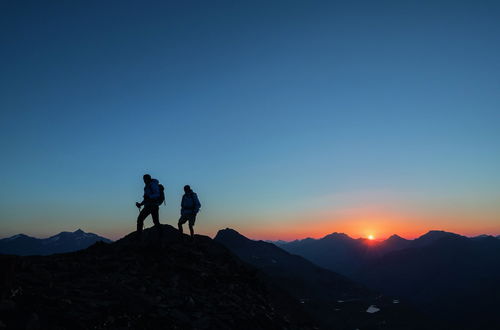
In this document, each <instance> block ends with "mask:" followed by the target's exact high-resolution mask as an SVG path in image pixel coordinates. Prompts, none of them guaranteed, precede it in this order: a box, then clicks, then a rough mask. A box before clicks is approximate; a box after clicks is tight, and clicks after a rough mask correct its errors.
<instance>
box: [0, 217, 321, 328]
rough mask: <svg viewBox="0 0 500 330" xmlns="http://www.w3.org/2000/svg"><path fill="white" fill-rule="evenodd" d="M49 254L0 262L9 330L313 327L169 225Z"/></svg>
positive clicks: (215, 252) (0, 302)
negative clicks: (139, 237) (139, 238)
mask: <svg viewBox="0 0 500 330" xmlns="http://www.w3.org/2000/svg"><path fill="white" fill-rule="evenodd" d="M161 230H162V237H161V239H159V237H158V236H157V234H158V233H157V232H156V231H155V229H154V228H153V229H147V230H145V231H144V233H143V238H144V242H143V243H138V242H137V241H136V239H135V233H134V234H130V235H128V236H126V237H124V238H123V239H121V240H119V241H117V242H115V243H111V244H107V243H102V242H98V243H96V244H94V245H92V246H91V247H89V248H87V249H85V250H81V251H77V252H72V253H66V254H55V255H50V256H24V257H21V256H13V255H0V265H1V272H0V274H1V277H0V280H1V282H0V284H1V285H0V320H1V326H2V327H7V328H8V329H125V328H128V329H315V325H314V322H313V321H311V319H310V318H309V317H308V316H307V314H306V313H305V312H304V311H303V307H302V306H301V304H299V303H298V302H297V301H295V299H292V298H291V297H290V296H288V295H287V294H286V293H284V292H282V291H281V290H279V289H274V288H272V287H271V286H269V285H268V284H266V283H265V282H264V281H263V280H262V279H260V278H259V277H258V275H257V271H256V270H255V269H253V268H252V267H250V266H248V265H247V264H245V263H243V262H242V261H241V260H240V259H238V258H237V257H236V256H234V255H233V254H232V253H231V252H229V250H228V249H227V248H225V247H224V246H222V245H221V244H219V243H217V242H214V241H213V240H212V239H210V238H208V237H206V236H200V235H196V237H195V240H194V241H191V240H190V239H188V238H187V236H186V235H180V234H179V232H178V231H177V229H174V228H173V227H171V226H168V225H163V226H161Z"/></svg>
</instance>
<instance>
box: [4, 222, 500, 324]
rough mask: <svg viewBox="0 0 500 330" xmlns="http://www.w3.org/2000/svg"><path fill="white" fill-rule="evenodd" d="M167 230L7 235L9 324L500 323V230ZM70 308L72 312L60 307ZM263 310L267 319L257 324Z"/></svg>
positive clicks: (6, 306)
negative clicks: (371, 235) (278, 236)
mask: <svg viewBox="0 0 500 330" xmlns="http://www.w3.org/2000/svg"><path fill="white" fill-rule="evenodd" d="M162 232H163V233H164V235H163V237H162V238H160V239H159V240H158V241H157V240H156V239H155V238H154V232H153V231H152V229H148V230H146V231H145V233H146V242H142V243H141V242H136V241H135V240H134V236H133V234H130V235H128V236H126V237H124V238H123V239H121V240H119V241H117V242H114V243H112V242H111V241H110V240H107V239H105V238H103V237H100V236H97V235H95V234H90V233H85V232H83V231H81V230H77V231H75V232H73V233H68V232H63V233H60V234H58V235H55V236H52V237H49V238H47V239H36V238H33V237H28V236H26V235H22V234H21V235H16V236H13V237H10V238H7V239H2V240H0V251H1V252H0V253H3V254H10V255H3V256H2V255H0V266H1V270H2V271H1V272H0V273H1V274H2V277H0V280H1V286H0V298H1V300H0V327H1V326H2V324H7V325H9V327H8V328H11V327H10V325H13V326H12V328H14V329H16V328H23V329H24V328H26V326H27V323H26V322H28V323H29V322H32V323H33V322H34V323H33V324H35V325H37V324H38V326H40V327H41V328H44V327H45V326H46V325H50V326H48V327H49V328H50V327H54V326H55V327H60V328H65V327H69V324H70V323H71V322H74V321H75V320H79V321H78V322H80V323H78V325H77V326H71V328H75V329H78V328H82V329H84V328H88V327H93V328H102V329H114V328H120V327H123V326H124V324H131V325H133V326H134V327H142V328H146V329H153V328H156V327H157V326H158V325H159V324H161V325H163V324H165V322H167V323H169V322H170V323H169V324H171V325H172V327H171V328H173V329H176V328H179V329H205V328H206V329H211V328H220V329H224V328H227V329H230V328H234V326H235V324H239V322H243V323H245V324H248V325H249V327H248V328H250V325H251V326H252V328H255V329H272V328H280V329H318V328H319V329H331V328H335V329H357V328H358V329H447V328H454V329H464V330H465V329H498V328H500V319H499V318H498V317H497V316H496V315H497V311H498V310H499V309H500V281H499V279H500V239H498V237H493V236H488V235H481V236H476V237H472V238H468V237H465V236H461V235H458V234H454V233H450V232H445V231H430V232H428V233H426V234H425V235H422V236H421V237H419V238H417V239H414V240H407V239H404V238H402V237H399V236H397V235H393V236H391V237H389V238H388V239H386V240H383V241H379V242H376V241H370V240H367V239H353V238H351V237H349V236H348V235H346V234H343V233H332V234H329V235H326V236H325V237H323V238H321V239H311V238H308V239H304V240H297V241H293V242H283V241H281V242H274V244H273V243H269V242H264V241H254V240H250V239H248V238H246V237H245V236H243V235H241V234H239V233H238V232H236V231H235V230H232V229H224V230H221V231H219V232H218V233H217V235H216V236H215V237H214V239H213V240H212V239H210V238H208V237H206V236H200V235H197V236H196V239H195V241H194V242H192V241H189V240H187V237H186V236H182V235H179V234H178V231H177V230H176V229H174V228H172V227H171V226H168V225H164V226H162ZM92 241H93V243H92ZM91 244H93V245H91ZM88 245H91V246H90V247H89V248H86V249H85V247H86V246H88ZM82 249H83V250H82ZM74 250H80V251H78V252H72V253H63V252H65V251H74ZM52 253H59V254H55V255H48V254H52ZM13 254H18V255H22V254H25V255H39V256H25V257H20V256H14V255H13ZM40 255H48V256H40ZM231 274H232V275H231ZM233 276H234V277H233ZM181 279H182V280H181ZM185 279H188V281H187V282H184V280H185ZM242 281H243V282H242ZM193 282H196V284H193V285H194V287H193V288H192V287H190V283H193ZM181 283H182V284H181ZM214 283H215V284H214ZM212 285H216V286H217V288H218V289H217V290H221V292H223V293H221V292H218V291H217V292H214V291H213V288H211V286H212ZM193 290H194V291H193ZM155 292H157V293H158V295H155ZM250 292H253V294H250ZM186 297H189V298H186ZM172 299H173V300H172ZM186 299H187V300H186ZM136 300H137V301H138V302H139V304H144V306H147V308H151V311H147V312H146V311H145V310H143V309H141V308H138V307H136V306H135V303H134V301H136ZM193 302H194V303H193ZM200 304H201V305H203V306H204V307H202V306H201V305H200ZM206 304H212V305H213V304H215V306H217V307H213V308H209V307H208V306H205V305H206ZM221 304H222V305H221ZM235 304H236V305H235ZM219 305H220V306H219ZM96 306H104V307H103V311H102V312H97V311H96ZM231 306H232V307H231ZM256 306H257V307H256ZM186 308H187V310H183V309H186ZM225 308H227V314H224V313H226V312H222V314H220V313H221V311H226V309H225ZM255 308H257V309H258V310H255ZM62 309H64V310H68V311H69V312H68V314H65V315H64V316H61V315H59V316H58V312H57V311H59V310H62ZM230 309H232V310H235V311H236V312H237V313H239V315H238V316H229V315H230V313H231V312H229V310H230ZM30 313H31V314H30ZM259 313H260V314H259ZM140 315H142V316H140ZM146 315H147V317H146ZM224 315H226V316H224ZM255 315H260V316H259V317H262V318H264V319H265V321H262V322H260V321H259V322H258V323H252V322H255V320H254V317H255ZM28 325H29V324H28ZM239 327H241V326H239ZM243 328H245V326H243Z"/></svg>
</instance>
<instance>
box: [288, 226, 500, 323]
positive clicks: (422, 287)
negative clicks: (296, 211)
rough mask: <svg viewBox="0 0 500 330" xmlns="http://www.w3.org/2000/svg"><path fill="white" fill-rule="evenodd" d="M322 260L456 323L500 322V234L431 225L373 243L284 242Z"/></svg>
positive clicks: (335, 239)
mask: <svg viewBox="0 0 500 330" xmlns="http://www.w3.org/2000/svg"><path fill="white" fill-rule="evenodd" d="M280 247H282V248H283V249H285V250H287V251H289V252H292V253H296V254H298V255H301V256H303V257H305V258H307V259H309V260H311V261H313V262H314V263H316V264H317V265H320V266H322V267H325V268H327V269H330V270H332V271H337V272H339V273H341V274H344V275H345V276H347V277H349V278H351V279H354V280H357V281H359V282H360V283H363V284H364V285H367V286H368V287H370V288H372V289H376V290H379V291H381V292H383V293H384V294H387V295H395V296H398V297H402V298H404V299H407V300H410V301H411V302H413V303H414V304H416V305H417V306H418V307H419V308H420V309H421V310H423V311H425V312H428V313H430V314H431V315H433V316H435V317H438V318H440V319H443V320H446V321H447V322H449V324H450V326H453V327H454V328H457V329H497V328H500V318H498V317H497V316H496V315H497V313H498V312H497V311H498V310H499V309H500V281H499V280H500V240H499V239H497V238H495V237H492V236H487V235H482V236H478V237H474V238H468V237H465V236H461V235H457V234H454V233H449V232H445V231H430V232H428V233H426V234H425V235H423V236H421V237H419V238H417V239H415V240H405V239H403V238H401V237H399V236H396V235H394V236H391V237H390V238H388V239H387V240H385V241H382V242H379V243H376V244H374V243H373V242H368V241H366V240H363V239H352V238H350V237H348V236H346V235H341V234H332V235H328V236H325V237H324V238H322V239H318V240H315V239H305V240H300V241H294V242H290V243H285V244H280Z"/></svg>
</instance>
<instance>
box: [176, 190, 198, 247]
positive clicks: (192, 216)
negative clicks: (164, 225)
mask: <svg viewBox="0 0 500 330" xmlns="http://www.w3.org/2000/svg"><path fill="white" fill-rule="evenodd" d="M200 207H201V204H200V201H199V200H198V195H196V193H195V192H194V191H192V190H191V187H190V186H189V185H185V186H184V196H182V202H181V217H180V219H179V223H178V224H177V225H178V227H179V231H180V232H181V234H182V225H183V224H185V223H186V222H187V221H188V223H189V232H190V233H191V238H194V229H193V226H194V222H195V221H196V214H197V213H198V211H199V210H200Z"/></svg>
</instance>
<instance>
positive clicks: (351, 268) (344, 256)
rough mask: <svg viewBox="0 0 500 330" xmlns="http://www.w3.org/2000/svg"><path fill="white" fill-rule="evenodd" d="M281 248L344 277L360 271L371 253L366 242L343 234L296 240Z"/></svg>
mask: <svg viewBox="0 0 500 330" xmlns="http://www.w3.org/2000/svg"><path fill="white" fill-rule="evenodd" d="M279 247H281V248H283V249H284V250H286V251H288V252H290V253H293V254H297V255H300V256H302V257H304V258H306V259H308V260H310V261H312V262H314V263H315V264H317V265H319V266H321V267H325V268H327V269H330V270H333V271H334V272H338V273H340V274H342V275H350V274H352V273H353V272H355V271H356V270H357V269H359V267H361V266H362V265H363V264H364V263H365V261H366V260H365V259H366V258H367V257H368V252H369V251H368V249H369V245H368V244H366V242H365V241H364V240H360V239H357V240H356V239H353V238H351V237H349V236H348V235H346V234H343V233H333V234H329V235H326V236H325V237H323V238H321V239H312V238H306V239H303V240H296V241H293V242H290V243H285V244H280V245H279Z"/></svg>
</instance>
